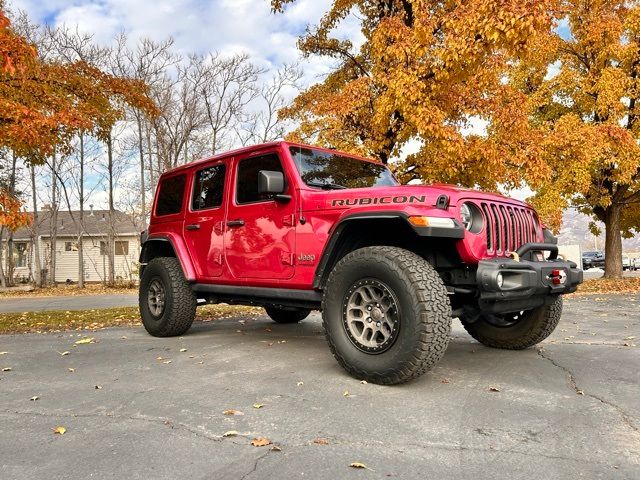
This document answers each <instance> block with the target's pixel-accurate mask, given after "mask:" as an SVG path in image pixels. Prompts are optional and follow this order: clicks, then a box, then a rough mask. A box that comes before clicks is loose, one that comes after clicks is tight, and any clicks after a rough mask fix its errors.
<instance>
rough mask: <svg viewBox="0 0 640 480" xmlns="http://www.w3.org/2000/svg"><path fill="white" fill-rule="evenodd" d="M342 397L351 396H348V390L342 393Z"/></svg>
mask: <svg viewBox="0 0 640 480" xmlns="http://www.w3.org/2000/svg"><path fill="white" fill-rule="evenodd" d="M342 396H343V397H350V396H351V395H350V394H349V390H345V391H344V392H342Z"/></svg>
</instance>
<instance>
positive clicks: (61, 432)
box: [53, 427, 67, 435]
mask: <svg viewBox="0 0 640 480" xmlns="http://www.w3.org/2000/svg"><path fill="white" fill-rule="evenodd" d="M66 431H67V429H66V428H64V427H56V428H54V429H53V433H57V434H58V435H64V433H65V432H66Z"/></svg>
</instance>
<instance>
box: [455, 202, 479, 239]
mask: <svg viewBox="0 0 640 480" xmlns="http://www.w3.org/2000/svg"><path fill="white" fill-rule="evenodd" d="M460 220H461V221H462V225H464V228H466V229H467V230H469V231H470V232H471V233H479V232H480V231H482V227H483V225H484V220H483V217H482V212H480V209H479V208H478V207H477V206H476V205H475V204H474V203H472V202H464V203H463V204H462V205H460Z"/></svg>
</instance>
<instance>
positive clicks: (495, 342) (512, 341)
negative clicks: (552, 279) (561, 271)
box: [460, 295, 562, 350]
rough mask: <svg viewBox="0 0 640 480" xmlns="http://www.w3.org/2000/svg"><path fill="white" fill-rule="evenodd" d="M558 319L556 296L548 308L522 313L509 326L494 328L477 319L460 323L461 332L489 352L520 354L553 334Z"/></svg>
mask: <svg viewBox="0 0 640 480" xmlns="http://www.w3.org/2000/svg"><path fill="white" fill-rule="evenodd" d="M561 316H562V297H561V296H560V295H558V296H557V298H556V299H555V300H554V301H553V303H550V304H549V305H543V306H541V307H538V308H534V309H533V310H527V311H525V312H524V313H522V315H521V318H520V319H519V320H518V321H517V322H516V323H514V324H513V325H511V326H506V327H497V326H494V325H491V324H490V323H489V322H487V320H486V318H484V317H482V316H481V317H480V318H479V319H478V320H476V321H475V322H473V323H469V322H467V321H465V320H464V319H463V318H461V319H460V321H461V322H462V326H463V327H464V329H465V330H466V331H467V332H468V333H469V335H471V336H472V337H473V338H475V339H476V340H477V341H479V342H480V343H482V344H483V345H486V346H487V347H492V348H502V349H506V350H523V349H525V348H529V347H532V346H534V345H536V344H538V343H540V342H541V341H543V340H544V339H545V338H547V337H548V336H549V335H551V333H552V332H553V331H554V330H555V328H556V326H557V325H558V322H559V321H560V317H561Z"/></svg>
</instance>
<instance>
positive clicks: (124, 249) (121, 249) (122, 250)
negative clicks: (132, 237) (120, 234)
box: [116, 240, 129, 255]
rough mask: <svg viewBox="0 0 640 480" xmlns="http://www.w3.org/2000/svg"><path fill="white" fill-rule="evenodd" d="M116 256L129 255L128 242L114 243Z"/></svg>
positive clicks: (119, 241) (118, 241)
mask: <svg viewBox="0 0 640 480" xmlns="http://www.w3.org/2000/svg"><path fill="white" fill-rule="evenodd" d="M116 255H129V242H128V241H126V240H117V241H116Z"/></svg>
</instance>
